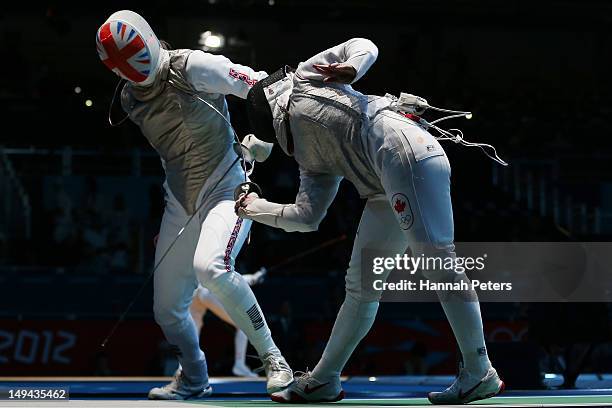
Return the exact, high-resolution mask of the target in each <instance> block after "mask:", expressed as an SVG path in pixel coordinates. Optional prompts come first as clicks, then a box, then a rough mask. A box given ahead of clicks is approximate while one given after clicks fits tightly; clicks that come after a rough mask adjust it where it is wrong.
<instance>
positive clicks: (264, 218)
mask: <svg viewBox="0 0 612 408" xmlns="http://www.w3.org/2000/svg"><path fill="white" fill-rule="evenodd" d="M377 55H378V50H377V48H376V46H375V45H374V44H373V43H372V42H371V41H369V40H365V39H352V40H350V41H347V42H346V43H344V44H341V45H338V46H336V47H333V48H331V49H329V50H326V51H324V52H321V53H319V54H317V55H316V56H314V57H312V58H310V59H309V60H308V61H306V62H303V63H301V64H300V65H299V67H298V68H297V70H296V71H295V72H291V70H290V69H288V68H287V67H286V68H285V69H283V70H280V71H278V72H276V73H274V74H272V75H270V76H269V77H268V78H266V79H265V80H263V81H261V82H259V83H258V84H257V85H256V86H254V87H253V88H252V89H251V91H250V92H249V95H248V98H247V99H248V102H247V106H248V109H249V116H250V120H251V124H252V126H253V127H254V129H255V134H256V135H257V137H258V138H260V139H262V140H265V141H266V142H274V143H278V144H279V145H280V147H281V148H282V149H283V150H284V152H285V153H286V154H288V155H290V156H293V157H294V158H295V160H296V161H297V163H298V164H299V167H300V187H299V192H298V194H297V197H296V201H295V203H294V204H287V205H281V204H276V203H272V202H269V201H267V200H265V199H263V198H258V196H257V194H256V193H250V194H248V195H246V196H244V194H243V196H242V198H241V199H239V200H238V201H237V202H236V209H237V212H238V214H239V215H240V216H241V217H243V218H245V219H251V220H254V221H257V222H261V223H263V224H267V225H270V226H273V227H277V228H282V229H284V230H285V231H301V232H308V231H315V230H316V229H317V227H318V225H319V223H320V222H321V220H322V219H323V217H324V216H325V214H326V211H327V208H328V207H329V206H330V204H331V202H332V201H333V199H334V197H335V195H336V192H337V190H338V185H339V183H340V181H341V179H342V178H346V179H347V180H349V181H350V182H351V183H352V184H353V185H354V186H355V187H356V188H357V190H358V191H359V193H360V195H361V196H362V197H364V198H367V203H366V206H365V209H364V211H363V214H362V217H361V222H360V224H359V230H358V232H357V237H356V238H355V243H354V247H353V252H352V256H351V260H350V263H349V267H348V270H347V274H346V297H345V300H344V303H343V304H342V307H341V308H340V311H339V313H338V317H337V318H336V322H335V324H334V327H333V329H332V333H331V336H330V338H329V341H328V343H327V346H326V347H325V350H324V352H323V355H322V357H321V360H320V361H319V363H318V364H317V365H316V367H315V368H314V370H313V371H312V372H308V373H305V374H304V375H301V376H298V377H297V378H296V380H295V382H294V383H293V384H292V385H290V386H289V387H288V388H287V389H286V390H284V391H281V392H278V393H274V394H273V395H272V399H273V400H274V401H277V402H304V401H308V402H322V401H337V400H340V399H342V398H343V396H344V393H343V391H342V387H341V384H340V373H341V371H342V369H343V367H344V366H345V364H346V362H347V361H348V359H349V357H350V356H351V354H352V353H353V351H354V350H355V347H356V346H357V344H358V343H359V342H360V341H361V339H362V338H363V337H364V336H365V335H366V333H367V332H368V331H369V330H370V328H371V326H372V323H373V322H374V319H375V316H376V312H377V310H378V305H379V299H380V296H381V293H380V292H377V291H374V290H372V291H367V290H364V288H363V287H362V271H361V256H362V251H363V250H364V249H366V248H374V249H380V248H381V247H384V249H385V250H386V251H389V254H402V253H404V251H406V249H407V248H408V247H410V248H411V249H412V252H413V254H417V255H420V254H424V255H425V256H441V257H443V258H445V257H454V256H455V253H454V244H453V216H452V207H451V198H450V165H449V162H448V159H447V157H446V154H445V152H444V150H443V149H442V147H441V146H440V144H439V143H438V141H437V140H436V139H435V138H434V137H433V136H432V135H431V134H430V133H428V132H427V131H426V130H425V129H424V128H422V127H421V126H419V125H418V124H417V123H415V122H414V121H412V120H410V119H408V118H407V117H406V116H404V115H402V114H400V113H397V112H395V111H393V110H391V109H389V107H390V106H392V103H393V100H392V99H391V98H388V97H378V96H369V95H363V94H361V93H359V92H357V91H355V90H354V89H353V88H352V87H351V86H350V85H349V84H351V83H354V82H355V81H357V80H359V78H361V77H362V76H363V75H364V74H365V72H366V71H367V70H368V69H369V68H370V66H371V65H372V64H373V63H374V61H375V59H376V57H377ZM370 272H371V271H370ZM427 277H428V278H429V279H431V280H435V281H449V280H450V281H456V280H458V279H467V278H466V277H465V275H464V274H460V275H457V274H456V273H455V272H454V271H451V270H440V271H429V272H427ZM385 278H386V276H385ZM446 293H447V294H448V292H446ZM439 295H441V294H440V293H439ZM465 295H466V294H465V293H461V294H457V296H452V294H451V296H450V297H448V296H446V297H444V298H443V297H442V296H440V301H441V302H442V307H443V309H444V312H445V313H446V316H447V318H448V321H449V322H450V325H451V327H452V330H453V333H454V335H455V337H456V339H457V342H458V344H459V347H460V350H461V354H462V356H463V361H464V368H463V369H462V371H461V374H460V376H459V377H458V379H457V380H456V381H455V382H454V383H453V385H452V386H451V387H449V388H448V389H447V390H445V391H443V392H436V393H430V394H429V399H430V401H431V402H433V403H444V404H454V403H466V402H470V401H474V400H477V399H483V398H487V397H490V396H493V395H495V394H497V393H499V392H500V391H501V390H502V389H503V383H502V381H501V380H500V379H499V377H498V375H497V373H496V371H495V370H494V369H493V368H492V366H491V363H490V361H489V358H488V357H487V353H486V347H485V341H484V336H483V327H482V320H481V316H480V309H479V304H478V301H477V297H476V295H475V293H473V291H472V293H468V295H469V296H470V297H469V299H471V301H465V300H464V297H465Z"/></svg>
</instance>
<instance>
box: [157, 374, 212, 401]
mask: <svg viewBox="0 0 612 408" xmlns="http://www.w3.org/2000/svg"><path fill="white" fill-rule="evenodd" d="M210 394H212V387H211V386H210V385H208V382H206V383H199V384H192V383H191V382H190V381H189V380H188V379H187V377H186V376H185V375H183V372H182V371H179V372H178V373H177V374H176V375H175V376H174V379H173V380H172V381H171V382H170V383H169V384H166V385H164V386H163V387H159V388H158V387H156V388H153V389H152V390H151V391H149V399H151V400H187V399H195V398H204V397H207V396H209V395H210Z"/></svg>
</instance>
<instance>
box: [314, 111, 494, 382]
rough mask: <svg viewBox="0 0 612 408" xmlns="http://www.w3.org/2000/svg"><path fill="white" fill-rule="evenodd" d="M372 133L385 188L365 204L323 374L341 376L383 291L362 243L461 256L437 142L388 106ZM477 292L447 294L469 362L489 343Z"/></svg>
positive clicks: (433, 275)
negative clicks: (369, 284) (369, 278)
mask: <svg viewBox="0 0 612 408" xmlns="http://www.w3.org/2000/svg"><path fill="white" fill-rule="evenodd" d="M371 135H372V138H371V140H372V142H373V143H372V146H371V147H370V155H371V157H370V159H371V160H372V162H373V163H374V166H375V170H376V172H377V173H378V175H379V177H380V180H381V184H382V185H383V189H384V191H385V194H384V195H379V196H376V197H373V198H371V199H369V200H368V201H367V203H366V206H365V209H364V211H363V214H362V218H361V221H360V224H359V229H358V232H357V237H356V238H355V242H354V246H353V252H352V255H351V260H350V263H349V267H348V270H347V274H346V299H345V302H344V304H343V305H342V308H341V309H340V312H339V314H338V318H337V319H336V323H335V325H334V328H333V330H332V334H331V337H330V340H329V342H328V344H327V346H326V348H325V351H324V353H323V356H322V358H321V361H320V362H319V364H318V365H317V366H316V367H315V369H314V371H313V374H314V375H315V377H316V378H317V379H319V380H323V379H324V378H328V377H332V376H337V375H340V372H341V370H342V368H343V367H344V365H345V364H346V362H347V361H348V358H349V357H350V355H351V354H352V352H353V350H354V349H355V347H356V346H357V344H358V343H359V341H361V339H362V338H363V337H364V336H365V334H367V332H368V331H369V330H370V328H371V326H372V324H373V322H374V319H375V316H376V311H377V309H378V303H379V299H380V295H381V292H377V291H375V290H373V288H365V287H364V286H362V284H363V282H362V276H363V275H362V274H364V273H368V271H364V270H362V267H363V266H362V251H363V250H364V249H375V250H378V251H380V250H383V251H384V253H386V254H388V255H387V256H390V257H394V256H395V255H396V254H403V253H404V252H405V251H406V249H407V248H408V247H410V249H411V250H412V252H413V254H414V255H420V254H424V255H425V256H441V257H442V258H444V257H454V256H455V253H454V243H453V240H454V237H453V235H454V227H453V214H452V204H451V196H450V164H449V162H448V158H447V157H446V154H445V153H444V150H443V149H442V147H441V146H440V144H439V143H438V141H437V140H435V138H434V137H433V136H431V135H430V134H429V133H428V132H426V131H425V130H423V129H422V128H420V127H418V126H416V125H415V124H414V123H412V122H411V121H410V120H409V119H407V118H404V117H402V116H401V115H399V114H397V113H395V112H390V111H386V112H383V113H379V114H378V115H377V117H376V118H375V120H374V123H373V126H372V129H371ZM377 255H379V253H377ZM380 255H384V254H380ZM369 273H371V270H370V271H369ZM425 276H426V277H427V278H429V279H432V280H435V281H444V280H447V279H451V280H454V279H456V278H457V276H456V275H455V274H454V273H449V272H448V271H429V272H427V273H426V274H425ZM381 277H383V278H384V279H386V277H387V276H384V275H381ZM364 289H365V290H364ZM473 296H474V299H475V301H472V302H466V301H464V300H458V301H456V302H453V303H452V304H449V303H447V302H446V301H442V306H443V308H444V311H445V313H446V315H447V317H448V319H449V322H450V324H451V326H452V328H453V331H454V333H455V336H456V337H457V340H458V343H459V346H460V348H461V351H462V354H463V356H464V360H465V361H466V362H467V360H470V358H471V357H473V359H471V360H470V361H476V360H478V361H479V359H480V357H479V356H481V353H482V351H483V350H485V349H484V336H483V333H482V321H481V317H480V309H479V306H478V303H477V300H476V299H477V298H476V296H475V294H473ZM486 363H487V364H488V359H486Z"/></svg>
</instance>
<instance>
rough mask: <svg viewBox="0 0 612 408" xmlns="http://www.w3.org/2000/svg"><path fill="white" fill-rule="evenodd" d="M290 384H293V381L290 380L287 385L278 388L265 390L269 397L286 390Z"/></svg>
mask: <svg viewBox="0 0 612 408" xmlns="http://www.w3.org/2000/svg"><path fill="white" fill-rule="evenodd" d="M291 384H293V379H291V381H289V382H288V383H287V384H283V385H279V386H276V387H271V388H267V387H266V391H267V392H268V394H269V395H272V394H274V393H275V392H280V391H282V390H284V389H285V388H287V387H288V386H290V385H291Z"/></svg>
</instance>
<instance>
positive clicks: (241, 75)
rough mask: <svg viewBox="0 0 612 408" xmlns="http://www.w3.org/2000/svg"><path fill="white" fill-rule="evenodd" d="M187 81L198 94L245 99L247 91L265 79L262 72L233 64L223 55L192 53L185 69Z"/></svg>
mask: <svg viewBox="0 0 612 408" xmlns="http://www.w3.org/2000/svg"><path fill="white" fill-rule="evenodd" d="M185 70H186V71H187V77H188V78H187V79H188V80H189V82H190V83H191V84H192V85H193V87H194V88H195V89H196V90H198V91H200V92H208V93H218V94H223V95H236V96H238V97H240V98H242V99H246V97H247V94H248V93H249V89H251V87H252V86H253V85H255V84H256V83H257V81H260V80H262V79H263V78H265V77H267V76H268V74H266V73H265V72H264V71H255V70H254V69H252V68H249V67H247V66H245V65H240V64H234V63H233V62H232V61H230V60H229V59H228V58H226V57H224V56H223V55H214V54H209V53H207V52H204V51H200V50H197V51H194V52H192V53H191V54H190V55H189V58H188V59H187V64H186V67H185Z"/></svg>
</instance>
